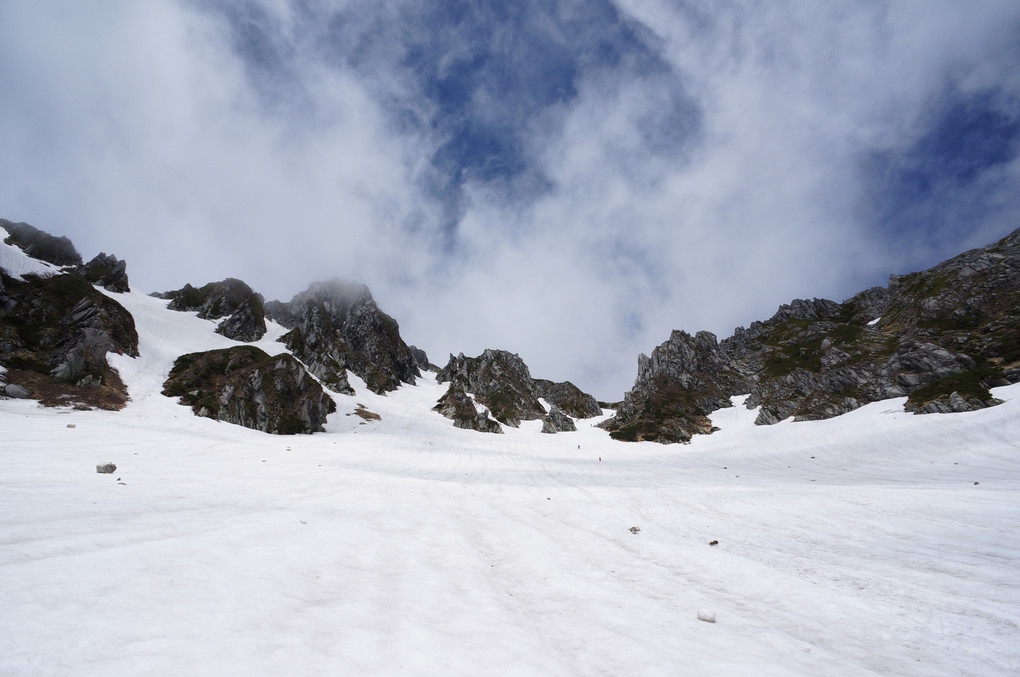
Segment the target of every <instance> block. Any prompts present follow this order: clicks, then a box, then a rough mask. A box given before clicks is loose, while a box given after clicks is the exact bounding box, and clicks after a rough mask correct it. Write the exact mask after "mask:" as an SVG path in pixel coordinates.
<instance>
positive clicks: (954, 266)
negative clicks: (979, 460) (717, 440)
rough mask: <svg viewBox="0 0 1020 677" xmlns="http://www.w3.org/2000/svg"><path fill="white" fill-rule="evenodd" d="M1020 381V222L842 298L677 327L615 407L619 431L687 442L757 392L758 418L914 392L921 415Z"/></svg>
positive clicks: (612, 424) (644, 361)
mask: <svg viewBox="0 0 1020 677" xmlns="http://www.w3.org/2000/svg"><path fill="white" fill-rule="evenodd" d="M1018 380H1020V230H1017V231H1014V232H1013V233H1011V234H1010V235H1008V236H1006V237H1005V238H1003V239H1002V240H1000V241H999V242H996V243H994V244H992V245H989V246H988V247H984V248H981V249H976V250H972V251H969V252H965V253H964V254H961V255H959V256H956V257H954V258H952V259H949V260H948V261H945V262H943V263H940V264H939V265H937V266H935V267H933V268H931V269H929V270H926V271H921V272H917V273H911V274H909V275H893V276H892V277H891V278H890V280H889V284H888V286H887V287H875V288H872V289H869V290H866V291H863V292H861V293H860V294H857V295H856V296H854V297H852V298H850V299H848V300H846V301H844V302H843V303H836V302H834V301H829V300H826V299H812V300H803V299H798V300H795V301H793V302H792V303H790V304H787V305H783V306H781V307H780V308H779V310H778V311H777V312H776V314H775V315H774V316H773V317H772V318H771V319H769V320H766V321H764V322H754V323H752V325H751V326H750V327H749V328H747V329H744V328H743V327H738V328H737V329H736V330H735V331H734V333H733V336H731V337H729V338H727V339H724V340H723V341H721V342H720V341H717V339H716V337H715V336H714V335H713V334H711V333H709V332H698V333H697V334H696V335H694V336H691V335H690V334H687V333H686V332H682V331H674V332H673V334H672V335H671V336H670V338H669V340H667V341H666V342H665V343H663V344H662V345H660V346H658V347H657V348H656V349H655V350H653V351H652V355H651V356H650V357H649V356H645V355H641V356H640V357H639V358H638V376H637V379H636V381H635V385H634V388H633V389H632V390H631V391H630V392H628V393H627V395H626V396H625V398H624V402H623V404H622V405H621V407H620V409H619V411H618V412H617V414H616V415H615V416H614V417H613V418H612V419H609V420H608V421H606V422H604V424H603V426H604V427H605V428H606V429H607V430H609V431H610V432H611V434H612V436H613V437H614V438H616V439H620V440H627V441H635V440H654V441H659V442H663V443H670V442H685V441H688V440H690V438H691V436H692V435H695V434H704V433H709V432H711V431H712V425H711V421H710V418H709V414H711V412H712V411H715V410H716V409H719V408H722V407H727V406H730V399H729V398H730V397H731V396H734V395H748V398H747V400H746V404H747V406H748V407H757V406H760V407H761V411H760V413H759V415H758V419H757V421H756V423H758V424H760V425H768V424H773V423H777V422H778V421H781V420H783V419H786V418H790V417H793V418H794V419H795V420H812V419H822V418H830V417H832V416H838V415H840V414H843V413H846V412H848V411H852V410H853V409H856V408H858V407H860V406H862V405H864V404H866V403H868V402H874V401H878V400H883V399H888V398H893V397H903V396H909V399H908V402H907V405H906V408H907V410H908V411H914V412H916V413H945V412H954V411H967V410H972V409H978V408H983V407H988V406H994V405H995V404H997V400H995V399H994V398H992V396H991V394H990V393H989V391H988V389H989V388H990V387H994V386H996V385H1005V384H1008V383H1015V382H1017V381H1018Z"/></svg>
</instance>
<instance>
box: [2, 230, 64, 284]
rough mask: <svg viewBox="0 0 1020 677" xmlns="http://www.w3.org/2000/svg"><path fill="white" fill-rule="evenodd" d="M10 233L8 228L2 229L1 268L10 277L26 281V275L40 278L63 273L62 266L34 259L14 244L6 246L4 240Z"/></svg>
mask: <svg viewBox="0 0 1020 677" xmlns="http://www.w3.org/2000/svg"><path fill="white" fill-rule="evenodd" d="M9 235H10V233H8V232H7V229H6V228H0V268H2V269H3V270H4V272H6V273H7V274H8V275H9V276H10V277H13V278H15V279H17V280H22V279H24V276H25V275H38V276H39V277H50V276H52V275H56V274H57V273H59V272H61V271H62V270H63V268H62V267H61V266H56V265H53V264H52V263H47V262H46V261H40V260H39V259H34V258H32V257H31V256H29V255H28V254H26V253H25V252H24V250H22V249H21V247H18V246H16V245H13V244H6V243H5V242H4V240H6V239H7V237H8V236H9Z"/></svg>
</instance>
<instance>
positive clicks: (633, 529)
mask: <svg viewBox="0 0 1020 677" xmlns="http://www.w3.org/2000/svg"><path fill="white" fill-rule="evenodd" d="M630 533H632V534H639V533H641V527H631V528H630Z"/></svg>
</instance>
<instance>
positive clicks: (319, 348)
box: [266, 280, 421, 394]
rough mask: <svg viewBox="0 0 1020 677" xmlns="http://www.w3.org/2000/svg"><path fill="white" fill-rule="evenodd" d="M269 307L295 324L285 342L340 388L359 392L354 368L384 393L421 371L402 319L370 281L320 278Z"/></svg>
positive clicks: (331, 385)
mask: <svg viewBox="0 0 1020 677" xmlns="http://www.w3.org/2000/svg"><path fill="white" fill-rule="evenodd" d="M266 313H267V315H268V316H269V317H270V318H272V319H273V320H275V321H276V322H279V323H280V324H282V325H283V326H284V327H287V328H288V329H290V331H289V332H288V333H287V334H286V335H284V337H283V339H281V340H282V341H283V342H284V344H286V346H287V347H288V348H289V349H290V350H291V351H293V352H294V354H295V355H296V356H297V357H298V358H299V359H300V360H301V361H302V362H304V363H305V364H306V365H308V370H309V371H310V372H311V373H313V374H315V376H316V377H318V378H319V379H320V380H322V382H323V383H324V384H326V386H327V387H329V388H330V389H332V390H334V391H336V392H338V393H346V394H353V393H354V389H353V388H352V387H351V385H350V383H349V382H348V380H347V370H348V369H350V370H351V371H352V372H354V373H355V374H356V375H358V376H359V377H360V378H362V379H364V380H365V383H366V384H367V385H368V388H369V389H370V390H372V391H373V392H375V393H379V394H382V393H385V392H388V391H392V390H396V389H397V388H398V387H399V386H400V384H401V383H409V384H414V383H415V378H416V377H419V376H421V372H420V371H419V370H418V366H417V364H416V362H415V357H414V354H413V353H412V352H411V349H410V347H409V346H408V345H407V344H406V343H404V341H403V339H402V338H400V327H399V325H398V324H397V321H396V320H394V319H393V318H392V317H390V316H389V315H387V314H386V313H384V312H382V311H381V310H380V309H379V307H378V306H377V305H376V304H375V301H374V300H373V299H372V294H371V293H370V292H369V291H368V287H366V286H364V285H361V284H354V283H350V282H343V281H341V280H332V281H330V282H320V283H316V284H313V285H311V286H310V287H309V288H308V289H307V290H306V291H304V292H301V293H300V294H298V295H297V296H295V297H294V298H293V299H291V301H290V302H288V303H282V302H280V301H272V302H270V303H267V304H266Z"/></svg>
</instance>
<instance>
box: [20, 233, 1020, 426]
mask: <svg viewBox="0 0 1020 677" xmlns="http://www.w3.org/2000/svg"><path fill="white" fill-rule="evenodd" d="M0 227H2V228H3V229H4V232H5V233H6V236H5V239H4V243H5V247H6V248H5V249H4V250H3V252H0V253H3V255H4V256H5V257H6V258H4V259H3V261H6V262H13V263H12V264H11V265H14V266H15V268H16V270H15V269H12V270H9V271H8V270H4V269H2V268H0V367H2V369H0V381H2V383H0V387H2V388H3V390H2V391H0V394H6V395H8V396H16V397H34V398H36V399H39V400H40V401H42V402H43V403H46V404H74V405H76V406H103V407H107V408H117V407H119V406H122V405H123V404H124V403H125V401H126V398H127V393H126V389H125V388H124V386H123V384H122V383H120V382H119V378H118V375H117V373H116V371H115V370H113V369H111V368H110V367H109V365H108V364H107V362H106V355H107V353H109V352H111V351H112V352H118V353H122V354H126V355H137V352H138V337H137V332H136V331H135V329H134V322H133V318H132V317H131V314H130V313H128V312H127V311H126V310H125V309H124V307H123V306H121V305H120V304H119V303H118V302H117V300H116V293H114V294H112V295H107V294H104V293H102V292H101V291H99V290H98V289H97V287H102V288H104V289H106V290H107V291H112V292H117V293H120V292H124V291H127V290H128V289H129V287H128V280H127V273H126V264H125V263H124V262H123V261H120V260H119V259H117V258H116V257H114V256H110V255H107V254H105V253H101V254H99V255H98V256H97V257H95V258H94V259H93V260H92V261H90V262H88V263H82V258H81V256H80V255H79V254H78V252H77V251H76V250H75V249H74V246H73V244H72V243H71V242H70V240H68V239H67V238H57V237H53V236H51V235H48V234H47V233H44V232H42V231H40V230H38V229H35V228H33V227H32V226H29V225H28V224H16V223H12V222H10V221H4V220H0ZM29 252H31V255H29ZM19 257H20V258H19ZM44 262H45V263H44ZM5 265H8V264H5ZM19 271H20V273H19ZM154 296H159V297H161V298H164V299H168V300H169V303H168V307H169V308H170V309H172V310H180V311H191V312H196V313H198V315H199V316H200V317H204V318H208V319H214V320H222V321H221V322H220V323H219V324H218V326H217V328H216V331H217V332H219V333H221V334H223V335H225V336H227V337H228V338H232V339H234V340H237V341H240V342H252V341H255V340H259V339H260V338H261V337H262V336H264V335H265V332H266V328H267V326H266V319H267V318H269V319H271V320H274V321H276V322H278V323H279V324H281V325H283V326H284V327H286V328H287V329H289V331H288V332H287V333H286V334H285V335H284V336H283V338H282V339H281V341H282V342H283V343H284V344H285V345H286V346H287V348H288V349H289V350H290V351H291V352H292V353H293V356H292V357H291V356H286V355H277V356H276V357H269V355H268V354H266V353H264V352H262V351H260V350H257V349H254V348H253V350H255V351H256V352H254V353H249V352H244V351H241V352H237V351H234V352H230V353H229V354H221V353H222V351H207V352H206V353H200V354H193V355H189V356H182V357H181V358H180V359H179V360H178V362H179V364H178V365H177V366H180V367H181V369H180V370H178V369H177V366H175V371H180V373H178V374H176V375H175V377H174V379H170V378H168V379H167V381H166V383H165V389H166V392H167V393H170V392H174V393H175V396H177V397H180V398H181V401H182V403H184V404H186V405H188V406H192V407H193V409H194V411H196V413H200V414H201V415H205V416H211V417H214V418H217V419H219V420H223V421H228V422H231V423H235V424H238V425H246V426H249V427H255V428H257V429H260V430H266V431H268V432H314V431H316V430H320V429H321V428H322V425H323V422H324V421H325V417H326V415H327V414H328V410H329V407H330V406H331V405H333V404H334V403H333V401H332V398H331V397H330V396H329V394H328V392H325V391H322V389H321V388H320V387H319V386H320V384H321V385H323V386H325V387H326V388H327V389H329V390H332V391H334V392H336V393H342V394H354V389H353V387H352V386H351V384H350V382H349V381H348V376H347V375H348V370H349V371H350V372H351V373H353V374H356V375H357V376H358V377H360V378H361V379H363V380H364V381H365V383H366V384H367V386H368V388H369V389H371V390H372V391H373V392H375V393H377V394H385V393H387V392H390V391H393V390H395V389H396V388H398V387H399V386H400V385H401V384H414V383H415V382H416V379H417V378H420V377H421V375H422V372H423V371H432V372H436V374H437V376H436V378H437V381H438V382H440V383H449V387H448V389H447V391H446V393H445V394H444V395H443V397H442V398H440V400H439V402H438V403H437V404H436V406H435V411H437V412H439V413H440V414H442V415H444V416H446V417H447V418H450V419H452V420H453V421H454V425H455V426H457V427H460V428H466V429H472V430H478V431H482V432H497V433H498V432H502V427H501V426H503V425H508V426H511V427H517V426H519V425H520V423H521V422H522V421H529V420H541V421H542V430H543V432H546V433H555V432H563V431H570V430H573V429H575V428H576V426H575V424H574V419H576V418H588V417H593V416H598V415H600V414H601V412H602V408H601V407H600V405H599V403H597V402H596V401H595V399H594V398H593V397H591V396H590V395H587V394H585V393H583V392H582V391H581V390H580V389H578V388H577V387H576V386H574V385H573V384H572V383H570V382H563V383H554V382H552V381H547V380H543V379H535V378H533V377H532V376H531V373H530V370H529V369H528V367H527V365H526V364H525V363H524V362H523V360H521V358H520V356H518V355H516V354H513V353H510V352H507V351H503V350H485V351H484V352H483V353H482V354H481V355H479V356H478V357H474V358H468V357H465V356H464V355H463V354H460V355H458V356H457V357H454V356H453V355H451V356H450V359H449V362H448V364H447V366H446V367H444V368H442V369H439V368H438V367H436V366H435V365H433V364H431V363H430V362H429V360H428V356H427V355H426V354H425V353H424V351H421V350H419V349H417V348H415V347H414V346H410V345H408V344H406V343H405V342H404V340H403V339H402V337H401V336H400V331H399V326H398V324H397V322H396V321H395V320H394V319H393V318H392V317H390V316H389V315H387V314H386V313H384V312H382V311H381V310H380V309H379V307H378V306H377V305H376V303H375V301H374V299H373V298H372V295H371V293H370V292H369V290H368V288H367V287H365V286H364V285H360V284H355V283H350V282H344V281H341V280H332V281H328V282H320V283H315V284H312V285H310V286H309V288H308V289H307V290H306V291H304V292H302V293H300V294H298V295H296V296H295V297H294V298H293V299H292V300H291V301H289V302H286V303H284V302H280V301H271V302H268V303H265V302H264V301H263V297H262V296H261V295H260V294H258V293H256V292H255V291H254V290H252V289H251V287H249V286H248V285H247V284H245V283H244V282H242V281H240V280H235V279H232V278H228V279H226V280H223V281H221V282H214V283H209V284H206V285H204V286H203V287H200V288H195V287H193V286H191V285H190V284H188V285H185V286H184V287H182V288H181V289H179V290H177V291H173V292H165V293H163V294H154ZM1018 309H1020V230H1018V231H1015V232H1014V233H1011V234H1010V235H1008V236H1006V237H1005V238H1003V239H1002V240H1000V241H999V242H997V243H995V244H993V245H990V246H988V247H984V248H981V249H976V250H972V251H970V252H965V253H964V254H961V255H960V256H957V257H954V258H952V259H949V260H948V261H945V262H943V263H941V264H939V265H937V266H935V267H933V268H931V269H929V270H926V271H921V272H918V273H911V274H909V275H893V276H891V277H890V280H889V284H888V285H887V286H886V287H874V288H872V289H868V290H866V291H863V292H861V293H859V294H857V295H856V296H854V297H852V298H850V299H848V300H846V301H844V302H842V303H837V302H835V301H830V300H826V299H810V300H805V299H797V300H794V301H792V302H791V303H789V304H785V305H783V306H780V308H779V309H778V310H777V312H776V313H775V314H774V315H773V317H771V318H770V319H768V320H765V321H761V322H754V323H752V324H751V326H750V327H748V328H746V329H745V328H743V327H738V328H737V329H736V330H735V331H734V333H733V335H732V336H730V337H728V338H726V339H724V340H722V341H719V340H718V339H717V338H716V336H715V335H713V334H711V333H709V332H698V333H696V334H694V335H693V336H692V335H690V334H688V333H686V332H683V331H674V332H673V333H672V334H671V336H670V337H669V339H668V340H667V341H666V342H664V343H663V344H662V345H660V346H658V347H657V348H655V349H654V350H653V351H652V353H651V355H650V356H646V355H641V356H639V359H638V375H637V379H636V381H635V386H634V388H633V389H631V391H629V392H628V393H627V394H626V396H625V398H624V400H623V401H622V402H621V403H619V406H618V409H617V411H616V413H615V416H614V417H613V418H611V419H609V420H607V421H605V422H603V423H602V424H601V425H602V426H603V427H605V428H606V429H607V430H609V431H610V434H611V435H612V437H613V438H615V439H619V440H628V441H630V440H654V441H658V442H663V443H669V442H685V441H688V440H690V439H691V436H692V435H695V434H705V433H711V432H712V431H713V429H714V428H713V425H712V421H711V414H712V412H714V411H716V410H718V409H720V408H722V407H727V406H730V402H731V397H733V396H734V395H747V397H746V400H745V401H746V404H747V406H748V407H760V411H759V413H758V417H757V421H756V423H758V424H760V425H768V424H773V423H776V422H778V421H781V420H784V419H788V418H791V417H792V418H794V419H795V420H811V419H820V418H829V417H832V416H838V415H840V414H842V413H845V412H847V411H851V410H853V409H856V408H857V407H860V406H862V405H863V404H866V403H868V402H872V401H877V400H882V399H887V398H892V397H903V396H907V397H908V400H907V404H906V408H907V410H908V411H913V412H916V413H944V412H957V411H967V410H972V409H977V408H983V407H988V406H994V405H995V404H997V400H995V399H994V398H993V397H992V396H991V394H990V392H989V388H991V387H995V386H998V385H1005V384H1008V383H1014V382H1017V381H1020V310H1018ZM230 350H231V351H233V350H234V349H230ZM224 355H226V356H224ZM185 358H187V359H185ZM185 363H187V364H186V365H185ZM181 365H184V366H181ZM195 365H198V366H199V367H201V368H196V367H195ZM267 374H272V378H271V379H269V380H267ZM202 379H204V381H203V380H202ZM182 384H186V386H185V385H182ZM267 384H269V385H268V386H267ZM309 384H314V386H315V387H312V386H311V385H309ZM185 387H186V389H183V390H182V388H185ZM316 388H318V390H316ZM178 391H179V392H178ZM281 398H282V399H281ZM290 399H293V400H294V402H289V401H288V402H286V403H285V402H283V400H290ZM217 402H218V404H217ZM267 403H274V404H273V406H272V407H270V406H269V405H268V404H267ZM196 404H198V405H200V406H196ZM214 405H215V406H214ZM284 405H286V406H284ZM291 405H293V406H291ZM274 407H275V409H274ZM294 407H297V408H294ZM324 412H325V413H324ZM295 421H301V422H302V423H301V425H298V424H297V423H295ZM299 428H300V429H299Z"/></svg>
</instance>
